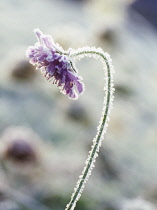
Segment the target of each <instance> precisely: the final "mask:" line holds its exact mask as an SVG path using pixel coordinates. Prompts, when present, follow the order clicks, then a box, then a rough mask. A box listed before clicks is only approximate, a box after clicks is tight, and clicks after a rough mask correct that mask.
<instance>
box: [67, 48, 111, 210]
mask: <svg viewBox="0 0 157 210" xmlns="http://www.w3.org/2000/svg"><path fill="white" fill-rule="evenodd" d="M84 56H93V57H94V58H98V57H99V58H101V61H102V62H103V64H104V63H105V64H106V67H107V71H105V80H106V82H105V88H104V89H105V93H106V94H105V97H104V107H103V112H102V118H101V119H100V125H99V126H98V128H97V134H96V136H95V138H94V139H93V144H92V147H91V150H90V152H89V156H88V158H87V161H86V163H85V167H84V169H83V172H82V175H81V176H80V177H79V180H78V182H77V185H76V188H75V189H74V192H73V194H72V197H71V200H70V202H69V204H68V205H67V206H66V210H73V209H74V208H75V206H76V203H77V201H78V200H79V198H80V197H81V193H82V192H83V189H84V186H85V183H86V182H87V180H88V178H89V176H90V175H91V171H92V169H93V167H94V162H95V161H96V157H97V156H98V152H99V149H100V146H101V141H102V139H103V135H104V133H105V132H106V129H107V122H108V121H109V117H108V115H109V113H110V109H111V107H112V101H113V92H114V88H113V79H112V74H113V66H112V63H111V59H110V56H109V55H108V54H107V53H104V52H103V50H102V49H100V48H98V49H96V48H81V49H78V50H77V51H73V52H72V53H71V55H70V57H73V58H77V57H78V58H83V57H84ZM104 68H105V67H104Z"/></svg>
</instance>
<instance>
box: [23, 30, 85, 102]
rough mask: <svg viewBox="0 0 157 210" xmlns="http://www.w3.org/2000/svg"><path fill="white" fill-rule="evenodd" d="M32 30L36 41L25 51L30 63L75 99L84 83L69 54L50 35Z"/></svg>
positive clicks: (81, 90)
mask: <svg viewBox="0 0 157 210" xmlns="http://www.w3.org/2000/svg"><path fill="white" fill-rule="evenodd" d="M34 32H35V34H36V36H37V38H38V42H37V43H36V44H35V46H30V47H28V49H27V51H26V56H27V57H28V58H29V59H30V63H31V64H33V65H36V66H37V69H40V70H41V71H42V73H43V74H44V76H45V77H46V79H47V80H49V81H52V83H53V84H56V85H57V86H58V87H59V88H60V90H61V92H62V93H64V94H66V95H68V96H69V98H73V99H77V98H78V95H79V94H81V93H82V92H83V90H84V84H83V83H82V78H81V77H80V76H78V74H77V72H76V71H75V70H74V68H73V66H72V61H71V60H70V56H68V53H65V51H64V50H63V48H62V47H61V46H59V45H58V44H56V43H55V42H54V41H53V39H52V37H51V36H49V35H45V34H43V33H42V32H41V31H40V30H39V29H35V30H34Z"/></svg>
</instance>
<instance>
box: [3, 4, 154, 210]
mask: <svg viewBox="0 0 157 210" xmlns="http://www.w3.org/2000/svg"><path fill="white" fill-rule="evenodd" d="M34 28H40V29H41V30H42V31H43V32H44V33H46V34H51V35H52V37H53V38H54V40H55V41H56V42H58V43H59V44H60V45H62V46H63V48H64V49H65V50H67V49H68V48H69V47H71V48H74V49H77V48H78V47H83V46H87V45H89V46H96V47H101V48H103V50H104V51H107V52H108V53H109V54H110V55H111V58H112V59H113V64H114V67H115V71H116V74H115V76H114V81H115V88H116V91H115V100H114V109H113V110H112V113H111V120H110V123H109V129H108V132H107V135H105V139H104V141H103V144H102V148H101V150H100V155H99V157H98V159H97V163H96V167H95V169H94V171H93V174H92V176H91V177H90V179H89V182H88V183H87V185H86V188H85V191H84V193H83V195H82V197H81V199H80V201H79V202H78V205H77V207H76V210H95V209H96V210H139V209H140V210H153V209H155V207H157V167H156V162H157V129H156V128H157V112H156V111H157V96H156V91H157V47H156V43H157V2H156V0H136V1H133V0H44V1H42V0H34V1H31V0H27V1H20V0H5V1H1V2H0V46H1V50H0V61H1V67H0V69H1V74H0V75H1V76H0V135H1V136H0V160H1V165H0V166H1V168H0V210H27V209H30V210H52V209H54V210H62V209H65V206H66V204H67V203H68V202H69V200H70V196H71V193H72V192H73V188H74V186H75V183H76V181H77V179H78V176H79V175H80V174H81V171H82V168H83V165H84V162H85V160H86V158H87V153H88V150H89V148H90V145H91V142H92V139H93V137H94V135H95V133H96V127H97V125H98V122H99V118H100V116H101V109H102V103H103V96H104V91H103V85H104V84H103V83H104V79H103V75H104V74H103V71H102V64H101V63H100V64H99V62H98V61H97V60H93V59H89V58H84V59H83V60H81V61H80V62H77V68H78V69H79V74H80V75H82V77H83V78H84V83H85V85H86V91H85V93H84V95H83V96H81V97H80V98H79V100H77V101H72V100H69V99H68V98H67V97H66V96H64V95H62V94H61V93H60V92H59V91H58V89H57V88H56V87H55V86H53V85H52V84H50V83H48V82H47V81H46V80H45V78H44V77H43V76H42V75H41V74H40V72H37V71H34V68H33V67H32V66H31V65H30V64H29V62H28V60H27V59H26V57H25V51H26V49H27V47H28V46H29V45H34V43H35V42H36V37H35V35H34V33H33V30H34Z"/></svg>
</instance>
